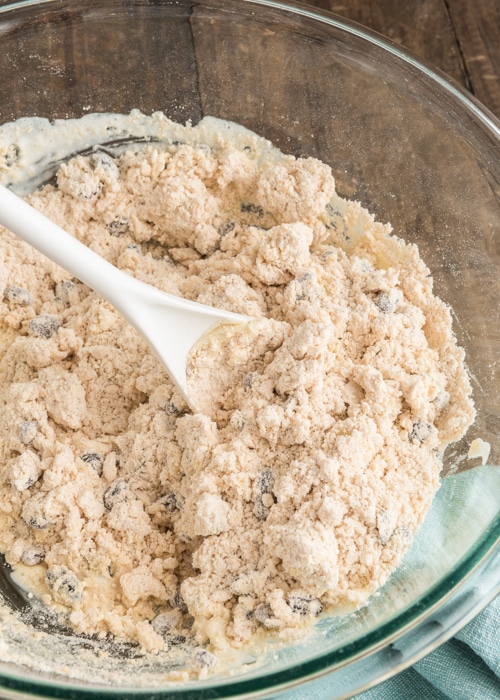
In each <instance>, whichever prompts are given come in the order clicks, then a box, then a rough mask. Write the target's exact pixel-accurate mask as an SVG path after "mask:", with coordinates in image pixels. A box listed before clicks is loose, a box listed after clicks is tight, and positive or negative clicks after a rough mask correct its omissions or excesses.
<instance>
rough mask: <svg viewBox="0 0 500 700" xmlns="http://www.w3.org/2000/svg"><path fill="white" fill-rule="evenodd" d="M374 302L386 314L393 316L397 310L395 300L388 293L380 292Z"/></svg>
mask: <svg viewBox="0 0 500 700" xmlns="http://www.w3.org/2000/svg"><path fill="white" fill-rule="evenodd" d="M373 302H374V304H375V306H377V307H378V308H379V309H380V311H382V313H384V314H391V313H393V311H395V309H396V302H395V300H394V299H392V298H391V296H390V295H389V294H388V293H387V292H379V293H378V294H377V295H376V297H375V298H374V300H373Z"/></svg>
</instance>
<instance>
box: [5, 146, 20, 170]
mask: <svg viewBox="0 0 500 700" xmlns="http://www.w3.org/2000/svg"><path fill="white" fill-rule="evenodd" d="M20 152H21V151H20V149H19V146H17V145H16V144H15V143H11V144H10V145H9V146H7V149H6V150H5V151H4V152H3V154H2V158H3V162H4V165H6V166H7V168H10V167H12V166H13V165H14V164H15V163H17V161H18V160H19V154H20Z"/></svg>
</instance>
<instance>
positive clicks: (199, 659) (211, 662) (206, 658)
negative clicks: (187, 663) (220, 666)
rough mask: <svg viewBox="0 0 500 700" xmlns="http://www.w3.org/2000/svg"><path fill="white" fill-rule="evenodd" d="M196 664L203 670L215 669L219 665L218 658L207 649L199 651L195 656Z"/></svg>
mask: <svg viewBox="0 0 500 700" xmlns="http://www.w3.org/2000/svg"><path fill="white" fill-rule="evenodd" d="M194 662H195V664H196V665H197V666H200V667H201V668H214V666H216V665H217V657H216V656H214V654H211V653H210V652H209V651H207V650H206V649H198V651H197V652H196V654H195V655H194Z"/></svg>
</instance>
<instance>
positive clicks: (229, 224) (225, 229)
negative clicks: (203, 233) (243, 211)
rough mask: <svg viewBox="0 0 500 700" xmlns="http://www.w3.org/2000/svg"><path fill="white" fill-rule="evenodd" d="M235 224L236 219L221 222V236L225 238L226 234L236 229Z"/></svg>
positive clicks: (219, 231)
mask: <svg viewBox="0 0 500 700" xmlns="http://www.w3.org/2000/svg"><path fill="white" fill-rule="evenodd" d="M235 226H236V223H235V222H234V221H226V222H225V223H224V224H221V225H220V226H219V230H218V233H219V236H220V237H221V238H224V236H227V234H228V233H231V231H234V227H235Z"/></svg>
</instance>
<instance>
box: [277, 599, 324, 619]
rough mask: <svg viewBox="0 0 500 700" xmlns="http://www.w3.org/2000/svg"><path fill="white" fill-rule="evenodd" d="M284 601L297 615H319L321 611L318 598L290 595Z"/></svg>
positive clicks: (321, 606)
mask: <svg viewBox="0 0 500 700" xmlns="http://www.w3.org/2000/svg"><path fill="white" fill-rule="evenodd" d="M286 602H287V603H288V605H289V606H290V607H291V609H292V610H293V612H294V613H298V614H299V615H302V616H305V615H320V614H321V613H322V612H323V605H322V604H321V601H320V600H319V599H318V598H313V597H312V596H297V595H290V596H288V598H287V599H286Z"/></svg>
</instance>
